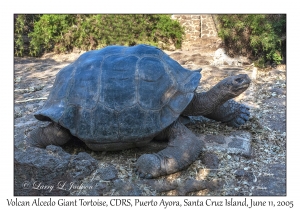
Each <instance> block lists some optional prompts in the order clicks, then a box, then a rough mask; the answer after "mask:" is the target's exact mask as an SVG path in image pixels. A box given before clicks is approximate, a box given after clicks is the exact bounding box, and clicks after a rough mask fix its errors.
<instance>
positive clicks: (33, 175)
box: [14, 145, 72, 196]
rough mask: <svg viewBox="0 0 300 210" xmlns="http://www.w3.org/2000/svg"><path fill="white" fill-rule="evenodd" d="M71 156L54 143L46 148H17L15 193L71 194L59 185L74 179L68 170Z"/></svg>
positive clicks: (16, 194)
mask: <svg viewBox="0 0 300 210" xmlns="http://www.w3.org/2000/svg"><path fill="white" fill-rule="evenodd" d="M70 158H71V155H70V154H68V153H66V152H64V151H63V150H62V149H61V148H60V147H56V146H52V145H50V146H48V147H47V148H46V149H40V148H32V147H29V148H27V149H26V150H25V151H22V150H19V149H17V148H15V157H14V177H15V179H14V180H15V183H14V190H15V191H14V195H15V196H20V195H36V196H37V195H39V196H40V195H69V194H70V192H69V191H66V190H61V189H58V185H59V183H60V182H62V181H63V182H70V181H71V180H72V177H71V175H70V173H68V172H67V171H68V164H69V161H70ZM50 186H51V187H52V189H51V188H50Z"/></svg>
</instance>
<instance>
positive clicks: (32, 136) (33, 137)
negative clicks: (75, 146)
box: [29, 122, 71, 148]
mask: <svg viewBox="0 0 300 210" xmlns="http://www.w3.org/2000/svg"><path fill="white" fill-rule="evenodd" d="M70 139H71V134H70V132H69V131H68V130H67V129H65V128H63V127H62V126H60V125H58V124H56V123H53V122H52V123H50V124H49V125H48V126H46V127H40V128H37V129H35V130H33V131H31V132H30V133H29V143H30V144H31V145H32V146H36V147H42V148H45V147H46V146H48V145H51V144H52V145H58V146H60V145H63V144H65V143H67V142H68V141H69V140H70Z"/></svg>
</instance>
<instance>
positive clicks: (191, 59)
mask: <svg viewBox="0 0 300 210" xmlns="http://www.w3.org/2000/svg"><path fill="white" fill-rule="evenodd" d="M80 53H82V52H74V53H71V54H63V55H55V54H51V53H50V54H46V55H44V56H43V57H42V58H19V57H16V58H15V59H14V62H15V63H14V102H15V104H14V139H15V144H16V143H18V142H23V141H24V140H25V141H26V138H27V134H28V132H30V131H31V130H33V129H34V128H36V127H37V126H40V125H46V124H47V123H41V122H39V121H37V120H36V119H35V118H34V116H33V114H34V112H35V111H37V110H38V109H39V108H41V106H42V105H43V104H44V102H45V99H46V98H47V96H48V94H49V91H50V89H51V87H52V85H53V82H54V80H55V75H56V73H57V72H58V71H59V70H60V69H61V68H63V67H64V66H66V65H68V64H69V63H70V62H72V61H73V60H75V59H76V58H77V57H78V56H79V55H80ZM168 53H169V54H171V57H173V58H174V59H176V60H177V61H178V62H179V63H181V64H182V65H183V66H185V67H188V68H192V69H197V68H200V67H202V68H203V71H202V80H201V87H199V88H198V91H202V90H208V89H209V88H210V87H211V86H213V85H214V84H216V83H217V81H219V80H221V79H222V78H224V77H226V76H228V75H231V74H236V73H239V72H246V73H248V74H249V75H250V77H252V83H251V86H250V87H249V89H248V90H247V91H246V92H245V93H243V94H242V95H241V96H239V97H238V98H237V99H236V100H237V101H240V102H242V103H245V104H247V105H248V106H249V107H250V112H251V118H250V120H249V122H247V124H246V125H244V126H242V127H241V128H239V129H235V128H230V127H228V126H225V125H223V124H221V123H217V122H213V121H210V120H207V121H195V122H193V123H190V124H189V125H187V126H188V128H189V129H191V130H192V131H193V132H194V133H195V134H196V135H200V134H210V135H218V134H221V135H228V134H229V133H231V132H233V131H246V132H249V133H250V134H251V141H252V154H251V156H250V157H244V156H241V155H235V154H233V155H232V154H228V153H226V152H218V151H215V152H213V153H209V152H206V153H204V154H203V155H201V156H199V158H198V160H196V161H195V162H194V163H193V164H191V165H190V166H189V167H188V168H187V169H185V170H183V171H180V172H177V173H175V174H171V175H168V176H163V177H159V178H157V179H155V180H152V181H150V182H151V183H150V184H149V183H148V182H147V184H148V185H147V184H145V183H146V182H144V181H143V180H142V179H140V178H139V177H137V176H136V175H135V173H134V165H135V162H136V160H137V158H138V157H139V156H140V155H141V154H144V153H146V152H157V151H159V150H160V149H162V148H163V147H164V146H166V143H165V142H153V143H152V144H151V145H150V146H149V147H147V148H141V149H130V150H124V151H119V152H94V151H91V150H89V149H88V148H87V147H86V146H85V145H84V144H82V143H80V142H79V141H75V143H74V142H73V143H68V144H67V145H65V146H63V149H64V150H65V151H67V152H68V153H70V154H78V153H79V152H82V151H84V152H87V153H89V154H90V155H91V156H92V157H93V158H95V159H96V160H98V161H99V163H98V164H99V167H100V166H111V165H113V166H114V168H115V169H116V170H117V176H118V178H119V179H121V180H124V181H126V182H130V183H131V182H132V183H138V184H137V185H138V187H139V189H141V195H178V194H180V190H178V188H176V186H180V183H189V182H188V181H189V180H194V182H197V181H201V182H202V181H208V182H209V183H218V185H217V186H218V187H217V188H214V189H213V190H212V189H209V187H208V188H201V187H200V188H197V187H196V188H195V189H193V187H191V189H186V191H185V193H184V194H186V195H285V194H286V188H285V186H286V176H285V172H286V70H285V66H279V67H277V68H270V69H266V70H259V69H258V70H257V69H256V68H254V67H253V66H251V65H248V66H243V67H239V68H237V67H231V66H212V65H208V64H209V62H204V63H201V62H200V63H199V62H198V61H197V60H196V59H195V57H196V56H195V54H193V53H192V52H190V51H187V52H185V51H177V52H168ZM204 159H208V160H209V161H211V162H212V163H211V164H210V163H209V161H204ZM91 176H93V174H92V175H91ZM88 179H90V177H86V179H85V180H86V181H88ZM98 180H99V181H101V178H99V177H98ZM157 183H160V187H157ZM166 183H168V184H166ZM149 186H150V187H149ZM163 186H164V187H163ZM173 186H174V187H173ZM75 194H76V191H74V192H72V193H71V195H75ZM117 194H118V192H116V191H115V189H114V188H113V187H112V188H111V189H110V190H109V191H106V192H105V193H104V195H117Z"/></svg>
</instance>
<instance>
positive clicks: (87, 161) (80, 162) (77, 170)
mask: <svg viewBox="0 0 300 210" xmlns="http://www.w3.org/2000/svg"><path fill="white" fill-rule="evenodd" d="M97 166H98V162H97V161H96V160H95V159H94V158H92V157H91V156H90V155H89V154H88V153H86V152H80V153H79V154H78V155H76V156H74V155H73V156H72V158H71V159H70V163H69V167H70V168H71V176H72V177H73V179H76V180H81V179H83V178H85V177H87V176H88V175H90V174H91V172H92V171H94V170H95V169H96V168H97Z"/></svg>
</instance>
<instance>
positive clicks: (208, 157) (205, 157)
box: [201, 152, 219, 169]
mask: <svg viewBox="0 0 300 210" xmlns="http://www.w3.org/2000/svg"><path fill="white" fill-rule="evenodd" d="M201 160H202V161H203V163H204V164H205V165H206V167H207V168H209V169H218V168H219V158H218V156H217V155H216V154H215V153H213V152H204V154H202V157H201Z"/></svg>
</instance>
